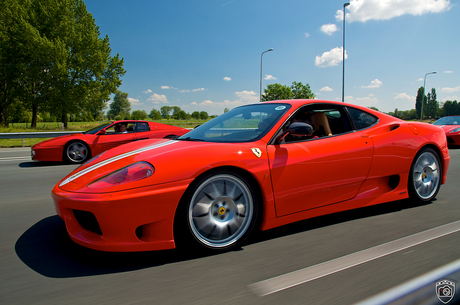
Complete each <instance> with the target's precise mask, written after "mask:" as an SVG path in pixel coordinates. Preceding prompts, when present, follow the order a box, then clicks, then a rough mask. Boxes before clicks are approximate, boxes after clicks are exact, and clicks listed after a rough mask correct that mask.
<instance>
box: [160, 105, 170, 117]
mask: <svg viewBox="0 0 460 305" xmlns="http://www.w3.org/2000/svg"><path fill="white" fill-rule="evenodd" d="M171 111H172V108H171V107H170V106H163V107H161V108H160V112H161V116H162V117H163V118H165V119H169V117H170V114H171Z"/></svg>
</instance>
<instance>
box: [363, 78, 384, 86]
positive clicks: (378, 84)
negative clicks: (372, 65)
mask: <svg viewBox="0 0 460 305" xmlns="http://www.w3.org/2000/svg"><path fill="white" fill-rule="evenodd" d="M381 85H382V82H381V81H379V80H378V79H374V80H373V81H371V84H370V85H369V86H362V87H361V88H378V87H380V86H381Z"/></svg>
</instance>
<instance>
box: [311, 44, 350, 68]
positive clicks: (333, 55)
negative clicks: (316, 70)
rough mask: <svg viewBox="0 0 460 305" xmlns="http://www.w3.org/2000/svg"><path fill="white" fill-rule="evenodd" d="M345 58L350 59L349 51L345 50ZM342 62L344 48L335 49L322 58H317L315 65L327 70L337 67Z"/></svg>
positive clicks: (325, 53) (324, 54)
mask: <svg viewBox="0 0 460 305" xmlns="http://www.w3.org/2000/svg"><path fill="white" fill-rule="evenodd" d="M345 58H348V54H347V51H346V50H345ZM341 62H342V47H340V48H339V47H337V48H334V49H332V50H330V51H328V52H324V53H323V54H322V55H321V56H316V59H315V65H316V66H317V67H321V68H325V67H332V66H337V65H338V64H339V63H341Z"/></svg>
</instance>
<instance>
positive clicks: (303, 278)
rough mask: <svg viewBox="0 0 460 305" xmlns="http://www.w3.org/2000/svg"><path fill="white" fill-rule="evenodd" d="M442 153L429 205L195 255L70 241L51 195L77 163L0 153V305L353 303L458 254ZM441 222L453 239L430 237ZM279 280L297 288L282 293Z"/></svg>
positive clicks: (276, 232) (388, 207)
mask: <svg viewBox="0 0 460 305" xmlns="http://www.w3.org/2000/svg"><path fill="white" fill-rule="evenodd" d="M450 154H451V165H450V169H449V173H448V181H447V183H446V184H445V185H443V186H442V187H441V191H440V193H439V194H438V196H437V200H435V201H433V202H432V203H430V204H426V205H417V206H414V205H412V204H411V203H410V202H409V201H407V200H403V201H397V202H390V203H385V204H382V205H379V206H376V207H370V208H363V209H360V210H355V211H348V212H344V213H339V214H335V215H329V216H325V217H320V218H316V219H311V220H306V221H302V222H299V223H296V224H292V225H288V226H285V227H282V228H277V229H273V230H270V231H267V232H259V233H257V234H254V235H253V236H252V237H251V238H250V240H248V241H247V242H246V243H245V245H243V247H242V248H241V249H239V250H237V251H232V252H228V253H223V254H218V255H210V256H204V255H196V254H191V253H184V252H179V251H176V250H171V251H160V252H144V253H104V252H97V251H93V250H89V249H86V248H83V247H80V246H78V245H76V244H74V243H73V242H72V241H70V239H69V237H68V236H67V234H66V231H65V226H64V223H63V221H61V219H60V218H59V217H58V216H56V214H55V211H54V205H53V202H52V199H51V195H50V193H51V189H52V187H53V186H54V185H55V184H56V183H57V182H58V181H59V180H60V179H61V178H62V177H64V176H65V175H66V174H68V173H69V172H71V171H72V170H73V169H74V168H76V166H75V165H61V164H53V163H40V162H32V161H30V157H29V156H30V150H29V149H27V148H12V149H0V241H1V242H0V304H182V303H184V304H185V303H186V304H353V303H356V302H359V301H362V300H363V299H366V298H368V297H371V296H373V295H375V294H377V293H380V292H382V291H384V290H387V289H389V288H392V287H394V286H396V285H399V284H402V283H404V282H406V281H408V280H410V279H412V278H414V277H417V276H420V275H422V274H424V273H426V272H429V271H431V270H433V269H435V268H437V267H440V266H443V265H445V264H447V263H450V262H452V261H454V260H456V259H458V258H460V231H458V230H460V226H459V224H460V223H455V222H456V221H459V220H460V204H459V190H460V179H458V178H457V177H456V175H457V174H458V173H460V150H451V151H450ZM446 224H450V225H449V226H448V227H449V228H450V227H454V230H453V232H454V233H451V232H450V233H445V234H444V236H442V237H438V235H436V234H438V232H440V231H442V232H444V231H445V228H447V227H442V226H443V225H446ZM457 227H458V228H459V229H458V230H457V229H455V228H457ZM426 230H430V231H428V232H425V231H426ZM420 232H423V233H421V234H417V233H420ZM414 234H417V235H414ZM430 234H435V235H436V236H435V237H433V238H428V237H427V236H429V235H430ZM440 235H443V234H440ZM427 239H430V240H427ZM414 244H415V245H414ZM401 245H402V246H401ZM373 247H374V248H373ZM392 247H393V248H392ZM394 247H396V248H394ZM397 247H400V248H397ZM368 249H370V250H368ZM391 249H393V250H391ZM394 249H396V250H394ZM398 249H399V250H398ZM385 251H386V252H387V253H390V254H388V255H385ZM377 252H378V253H377ZM369 255H370V256H369ZM344 256H345V258H344ZM372 256H374V257H373V258H372ZM377 256H381V257H378V258H376V257H377ZM370 257H371V259H369V258H370ZM351 259H353V260H354V262H355V263H353V264H352V266H350V265H348V266H347V265H346V261H347V260H348V261H349V260H351ZM343 262H345V265H344V264H342V263H343ZM356 262H358V263H356ZM322 263H323V264H322ZM318 264H322V265H318ZM344 266H345V267H344ZM306 268H307V269H306ZM341 269H343V270H341ZM323 270H324V272H323ZM322 272H323V273H322ZM324 273H329V274H328V275H325V274H324ZM312 274H313V276H312ZM317 274H319V275H317ZM279 276H284V277H281V278H279ZM284 278H286V279H287V280H288V281H293V282H295V283H296V284H295V285H294V286H293V287H290V288H287V287H285V286H283V282H280V280H281V279H284ZM301 282H304V283H302V284H299V283H301ZM272 284H274V285H275V286H276V285H280V287H281V289H279V291H277V292H275V291H274V290H273V289H274V288H270V287H272V286H270V285H272ZM260 289H262V290H260ZM264 289H265V290H264ZM270 289H272V290H270ZM260 291H265V292H267V291H268V293H261V292H260ZM434 291H435V287H434V286H433V294H434ZM264 294H265V296H261V295H264Z"/></svg>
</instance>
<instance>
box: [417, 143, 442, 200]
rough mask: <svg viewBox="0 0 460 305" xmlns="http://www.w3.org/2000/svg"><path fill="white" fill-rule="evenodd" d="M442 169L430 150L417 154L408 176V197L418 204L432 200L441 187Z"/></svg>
mask: <svg viewBox="0 0 460 305" xmlns="http://www.w3.org/2000/svg"><path fill="white" fill-rule="evenodd" d="M441 178H442V168H441V162H440V161H439V156H438V154H437V153H436V151H434V150H433V149H432V148H429V147H426V148H423V149H422V150H420V151H419V152H418V154H417V155H416V156H415V159H414V161H413V163H412V166H411V170H410V175H409V192H410V193H409V195H410V197H411V198H412V199H414V200H416V201H420V202H429V201H431V200H433V199H434V198H435V197H436V195H437V194H438V191H439V189H440V187H441Z"/></svg>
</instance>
